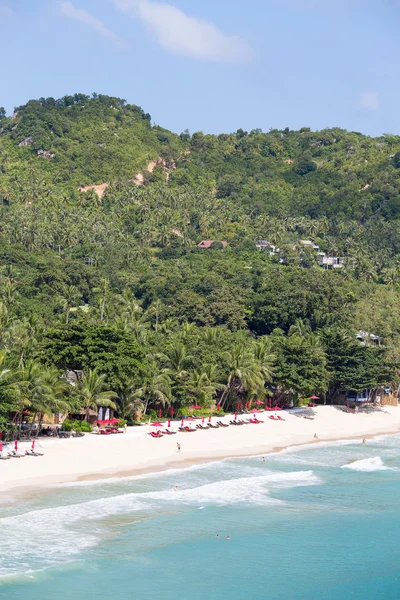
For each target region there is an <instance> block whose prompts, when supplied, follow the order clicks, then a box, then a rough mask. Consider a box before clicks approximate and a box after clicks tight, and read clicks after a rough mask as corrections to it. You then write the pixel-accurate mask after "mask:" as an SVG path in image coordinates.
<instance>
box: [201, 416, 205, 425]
mask: <svg viewBox="0 0 400 600" xmlns="http://www.w3.org/2000/svg"><path fill="white" fill-rule="evenodd" d="M201 423H202V425H204V417H203V418H202V420H201Z"/></svg>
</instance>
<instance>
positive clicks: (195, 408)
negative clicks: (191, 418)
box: [193, 404, 203, 410]
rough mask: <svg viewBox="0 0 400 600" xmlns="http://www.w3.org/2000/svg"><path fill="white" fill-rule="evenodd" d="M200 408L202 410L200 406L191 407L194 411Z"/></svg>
mask: <svg viewBox="0 0 400 600" xmlns="http://www.w3.org/2000/svg"><path fill="white" fill-rule="evenodd" d="M201 408H203V407H202V406H199V405H198V404H196V406H193V409H194V410H200V409H201Z"/></svg>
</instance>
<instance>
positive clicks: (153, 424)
mask: <svg viewBox="0 0 400 600" xmlns="http://www.w3.org/2000/svg"><path fill="white" fill-rule="evenodd" d="M151 426H152V427H162V423H160V422H159V421H155V423H152V424H151Z"/></svg>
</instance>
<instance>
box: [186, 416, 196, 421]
mask: <svg viewBox="0 0 400 600" xmlns="http://www.w3.org/2000/svg"><path fill="white" fill-rule="evenodd" d="M195 420H196V419H193V417H189V418H188V419H186V421H195Z"/></svg>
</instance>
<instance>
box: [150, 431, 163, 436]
mask: <svg viewBox="0 0 400 600" xmlns="http://www.w3.org/2000/svg"><path fill="white" fill-rule="evenodd" d="M149 435H151V437H152V438H162V437H163V436H162V434H161V433H160V432H158V433H154V431H150V433H149Z"/></svg>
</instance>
